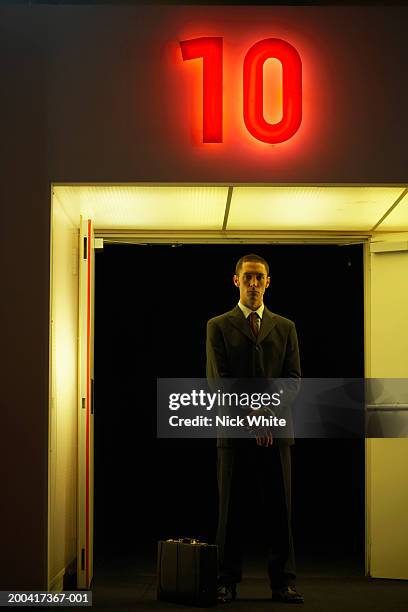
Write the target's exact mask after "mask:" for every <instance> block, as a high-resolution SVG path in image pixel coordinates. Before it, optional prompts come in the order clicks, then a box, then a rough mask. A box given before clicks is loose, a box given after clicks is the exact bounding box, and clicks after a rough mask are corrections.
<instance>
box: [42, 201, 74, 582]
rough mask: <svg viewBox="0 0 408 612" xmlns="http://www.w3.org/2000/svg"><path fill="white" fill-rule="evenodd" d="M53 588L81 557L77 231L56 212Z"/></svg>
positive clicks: (59, 210) (52, 369)
mask: <svg viewBox="0 0 408 612" xmlns="http://www.w3.org/2000/svg"><path fill="white" fill-rule="evenodd" d="M51 279H52V280H51V282H52V291H51V296H52V297H51V319H52V322H51V346H50V348H51V362H50V395H51V397H50V415H49V419H50V421H49V488H48V494H49V519H48V529H49V538H48V542H49V543H48V585H49V586H48V588H49V589H50V590H51V589H57V590H58V589H60V588H61V587H62V576H63V575H64V572H65V569H66V568H67V567H68V566H69V564H70V563H72V562H73V561H74V560H75V557H76V487H77V378H78V376H77V359H78V358H77V336H78V229H77V228H76V227H74V226H73V224H72V222H71V221H70V219H69V217H68V216H67V214H66V213H65V211H64V209H63V208H62V206H61V205H60V204H59V202H58V200H57V199H56V198H53V207H52V263H51Z"/></svg>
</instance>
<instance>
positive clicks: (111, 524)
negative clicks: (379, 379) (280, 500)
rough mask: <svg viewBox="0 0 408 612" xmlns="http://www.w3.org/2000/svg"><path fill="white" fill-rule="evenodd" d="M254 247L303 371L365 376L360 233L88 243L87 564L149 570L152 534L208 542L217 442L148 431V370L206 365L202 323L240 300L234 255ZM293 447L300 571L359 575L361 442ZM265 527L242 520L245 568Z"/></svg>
mask: <svg viewBox="0 0 408 612" xmlns="http://www.w3.org/2000/svg"><path fill="white" fill-rule="evenodd" d="M251 252H255V253H258V254H260V255H262V256H263V257H264V258H265V259H267V261H268V262H270V268H271V269H270V276H271V286H270V288H269V289H268V291H267V293H266V296H265V303H266V305H267V306H268V307H269V308H270V309H271V310H272V311H274V312H277V313H279V314H281V315H283V316H286V317H288V318H290V319H292V320H293V321H295V323H296V327H297V332H298V337H299V345H300V354H301V365H302V375H303V376H304V377H312V378H314V377H316V378H318V377H331V378H336V377H340V378H342V377H363V376H364V347H363V316H364V312H363V310H364V305H363V260H362V255H363V248H362V245H347V246H338V245H318V246H316V245H182V246H172V245H118V244H107V243H105V245H104V249H103V251H100V252H97V255H96V315H95V571H97V569H98V567H99V568H103V566H104V564H106V563H109V562H111V561H112V560H113V559H119V558H130V559H134V560H135V559H137V562H138V564H139V565H138V567H140V568H141V570H140V571H147V570H149V571H154V566H155V554H156V547H157V541H158V540H159V539H166V538H174V537H178V536H191V537H196V538H200V539H203V540H205V541H207V542H213V540H214V536H215V528H216V519H217V484H216V442H215V440H204V439H199V440H197V439H194V440H185V439H178V440H174V439H173V440H169V439H158V438H157V437H156V403H155V402H156V378H158V377H175V378H176V377H181V378H202V377H205V329H206V321H207V320H208V319H209V318H210V317H212V316H215V315H216V314H220V313H222V312H224V311H226V310H229V309H230V308H232V307H233V306H234V305H235V304H236V303H237V301H238V297H239V296H238V292H237V289H236V288H235V287H234V285H233V283H232V275H233V273H234V268H235V263H236V261H237V260H238V259H239V257H241V256H242V255H243V254H246V253H251ZM292 457H293V485H292V486H293V489H292V492H293V506H294V519H293V521H294V538H295V551H296V557H297V563H298V571H299V572H301V571H302V568H307V567H309V568H310V567H316V568H318V569H319V568H320V570H323V569H324V568H326V569H327V568H328V567H330V564H331V565H332V567H333V571H336V569H335V568H338V569H339V568H340V567H343V568H344V564H346V565H348V567H350V569H352V571H354V572H357V573H359V574H362V573H364V440H363V439H340V438H339V439H335V438H333V439H298V440H297V441H296V444H295V446H294V447H293V449H292ZM248 500H249V501H248V508H246V509H245V511H247V512H248V516H253V511H252V512H251V508H252V505H251V504H252V500H251V496H250V495H249V496H248ZM261 525H262V521H260V520H251V521H248V529H247V534H246V539H245V549H246V551H247V558H248V561H247V564H248V567H251V564H255V566H256V564H257V563H258V562H259V563H261V564H262V563H263V561H262V559H261V558H260V554H261V552H260V551H261V548H262V547H261V546H260V545H259V544H260V541H261V538H262V532H261V529H262V527H261ZM339 571H341V570H339Z"/></svg>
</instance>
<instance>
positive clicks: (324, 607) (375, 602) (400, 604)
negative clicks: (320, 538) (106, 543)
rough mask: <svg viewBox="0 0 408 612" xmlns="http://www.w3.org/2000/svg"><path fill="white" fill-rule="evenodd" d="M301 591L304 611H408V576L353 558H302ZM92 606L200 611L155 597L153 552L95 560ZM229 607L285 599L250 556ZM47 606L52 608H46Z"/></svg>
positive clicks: (256, 606) (266, 606)
mask: <svg viewBox="0 0 408 612" xmlns="http://www.w3.org/2000/svg"><path fill="white" fill-rule="evenodd" d="M297 566H298V581H297V587H298V590H299V591H300V592H301V593H302V594H303V595H304V598H305V603H304V605H303V607H302V608H301V609H303V610H305V612H307V611H310V612H329V611H330V612H353V611H354V610H355V611H356V612H357V611H358V612H365V611H367V612H408V581H404V580H382V579H373V578H369V577H366V576H364V571H363V569H362V567H361V564H359V563H356V562H355V561H354V560H352V559H337V560H336V559H327V558H316V559H310V558H309V559H298V560H297ZM92 594H93V607H94V608H98V610H99V609H100V610H103V609H105V608H106V609H112V608H117V609H121V610H155V611H158V612H160V611H164V610H184V611H185V612H188V610H197V608H191V607H189V606H185V605H179V604H172V603H166V602H160V601H157V599H156V568H155V555H154V554H145V555H144V556H143V557H141V556H139V557H136V556H134V555H129V554H128V555H124V554H121V555H114V554H110V555H109V556H108V555H106V556H105V558H102V557H99V559H96V560H95V567H94V580H93V584H92ZM217 607H218V608H220V607H221V608H224V609H226V610H231V612H232V611H234V610H241V611H244V610H251V611H252V610H258V611H262V610H272V609H273V610H276V611H277V612H279V611H280V610H285V609H287V607H288V606H287V604H281V603H275V602H272V601H271V600H270V590H269V587H268V583H267V580H266V578H265V574H264V568H263V564H262V562H261V561H260V560H259V559H257V558H256V556H252V557H250V558H248V559H246V563H245V565H244V580H243V581H242V583H241V584H240V585H239V589H238V598H237V600H236V601H234V602H232V603H229V604H224V605H219V606H217ZM48 609H49V608H48Z"/></svg>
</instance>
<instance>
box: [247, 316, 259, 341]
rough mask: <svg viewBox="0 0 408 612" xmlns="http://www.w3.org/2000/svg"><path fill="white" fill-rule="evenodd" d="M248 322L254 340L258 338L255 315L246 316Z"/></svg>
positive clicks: (256, 317)
mask: <svg viewBox="0 0 408 612" xmlns="http://www.w3.org/2000/svg"><path fill="white" fill-rule="evenodd" d="M248 321H249V326H250V328H251V329H252V333H253V334H254V336H255V338H256V337H257V336H258V331H259V327H258V315H257V313H256V312H251V314H250V315H249V316H248Z"/></svg>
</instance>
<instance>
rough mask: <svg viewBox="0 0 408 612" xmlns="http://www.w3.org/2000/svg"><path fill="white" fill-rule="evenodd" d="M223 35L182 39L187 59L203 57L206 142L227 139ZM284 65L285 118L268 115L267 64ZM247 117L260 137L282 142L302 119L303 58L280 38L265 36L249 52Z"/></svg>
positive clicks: (252, 131) (245, 74)
mask: <svg viewBox="0 0 408 612" xmlns="http://www.w3.org/2000/svg"><path fill="white" fill-rule="evenodd" d="M222 42H223V39H222V37H217V36H204V37H201V38H194V39H191V40H184V41H181V42H180V47H181V53H182V57H183V60H184V61H186V60H191V59H198V58H202V59H203V142H204V143H210V142H214V143H216V142H223V97H222V83H223V45H222ZM268 59H277V60H278V61H279V62H280V63H281V65H282V118H281V120H280V121H278V122H277V123H270V122H269V121H267V120H266V119H265V116H264V96H263V91H264V72H263V69H264V64H265V62H266V60H268ZM243 119H244V123H245V126H246V128H247V130H248V132H249V133H250V134H251V135H252V136H253V137H254V138H256V139H257V140H259V141H261V142H266V143H269V144H278V143H281V142H285V141H286V140H289V138H291V137H292V136H293V135H294V134H295V133H296V132H297V130H298V129H299V127H300V124H301V122H302V62H301V59H300V56H299V53H298V52H297V51H296V49H295V48H294V47H293V46H292V45H291V44H289V43H288V42H286V41H284V40H281V39H279V38H265V39H264V40H260V41H258V42H256V43H255V44H254V45H253V46H252V47H251V48H250V49H249V50H248V52H247V54H246V55H245V59H244V65H243Z"/></svg>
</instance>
